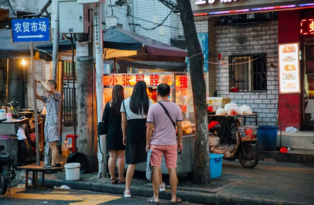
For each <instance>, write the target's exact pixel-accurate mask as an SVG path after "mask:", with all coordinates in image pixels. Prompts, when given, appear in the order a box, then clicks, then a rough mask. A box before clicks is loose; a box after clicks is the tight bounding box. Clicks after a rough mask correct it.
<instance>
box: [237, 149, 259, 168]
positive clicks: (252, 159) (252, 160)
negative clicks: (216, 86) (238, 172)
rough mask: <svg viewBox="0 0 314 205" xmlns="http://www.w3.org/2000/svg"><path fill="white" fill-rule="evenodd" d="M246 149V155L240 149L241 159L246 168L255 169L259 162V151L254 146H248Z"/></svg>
mask: <svg viewBox="0 0 314 205" xmlns="http://www.w3.org/2000/svg"><path fill="white" fill-rule="evenodd" d="M244 151H245V152H246V153H245V154H246V156H244V154H243V153H242V151H240V152H239V161H240V163H241V165H242V166H243V167H244V168H249V169H253V168H254V167H256V165H257V164H258V160H259V157H258V152H257V151H256V150H255V149H254V148H253V147H246V148H245V149H244Z"/></svg>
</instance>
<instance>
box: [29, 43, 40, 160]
mask: <svg viewBox="0 0 314 205" xmlns="http://www.w3.org/2000/svg"><path fill="white" fill-rule="evenodd" d="M30 50H31V68H32V76H33V98H34V116H35V118H34V119H35V133H36V161H37V166H40V159H39V134H38V116H37V114H38V113H37V99H36V83H35V66H34V55H33V51H34V45H33V43H30Z"/></svg>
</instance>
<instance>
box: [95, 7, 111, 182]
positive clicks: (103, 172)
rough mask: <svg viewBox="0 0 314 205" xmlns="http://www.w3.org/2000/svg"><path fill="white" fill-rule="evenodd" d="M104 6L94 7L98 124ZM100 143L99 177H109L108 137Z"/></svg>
mask: <svg viewBox="0 0 314 205" xmlns="http://www.w3.org/2000/svg"><path fill="white" fill-rule="evenodd" d="M101 7H102V4H99V3H97V4H95V6H94V46H95V56H96V96H97V122H101V121H102V115H103V109H104V107H103V95H104V86H103V73H104V71H103V70H104V65H103V38H102V37H103V35H102V11H101ZM98 140H99V142H98V154H97V156H98V163H99V165H98V170H99V171H98V177H99V178H103V177H107V167H108V164H107V159H106V153H107V150H106V136H105V135H101V136H99V139H98Z"/></svg>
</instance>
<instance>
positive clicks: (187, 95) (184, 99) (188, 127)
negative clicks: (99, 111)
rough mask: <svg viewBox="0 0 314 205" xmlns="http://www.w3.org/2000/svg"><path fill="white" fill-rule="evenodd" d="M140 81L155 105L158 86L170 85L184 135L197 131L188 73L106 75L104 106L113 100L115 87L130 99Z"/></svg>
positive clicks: (104, 80) (104, 79)
mask: <svg viewBox="0 0 314 205" xmlns="http://www.w3.org/2000/svg"><path fill="white" fill-rule="evenodd" d="M138 81H145V82H146V85H147V93H148V96H149V98H150V99H151V101H152V102H153V103H156V102H157V91H156V89H157V86H158V85H159V84H160V83H166V84H168V85H169V86H170V87H171V94H170V96H169V100H171V101H172V102H175V103H177V104H178V105H179V106H180V108H181V111H182V117H183V132H184V134H192V133H193V132H194V131H195V118H194V107H193V95H192V86H191V78H190V76H189V74H188V73H118V74H115V73H112V74H105V75H104V77H103V82H104V95H103V101H104V106H105V104H106V103H107V102H109V101H110V100H111V96H112V88H113V86H115V85H122V86H123V87H124V97H125V98H128V97H130V96H131V95H132V92H133V87H134V85H135V84H136V82H138Z"/></svg>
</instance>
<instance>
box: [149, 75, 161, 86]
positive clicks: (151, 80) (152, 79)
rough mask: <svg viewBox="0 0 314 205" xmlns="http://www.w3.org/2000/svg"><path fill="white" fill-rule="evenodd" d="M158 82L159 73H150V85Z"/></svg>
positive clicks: (155, 84)
mask: <svg viewBox="0 0 314 205" xmlns="http://www.w3.org/2000/svg"><path fill="white" fill-rule="evenodd" d="M158 84H159V75H157V74H155V75H150V86H157V85H158Z"/></svg>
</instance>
